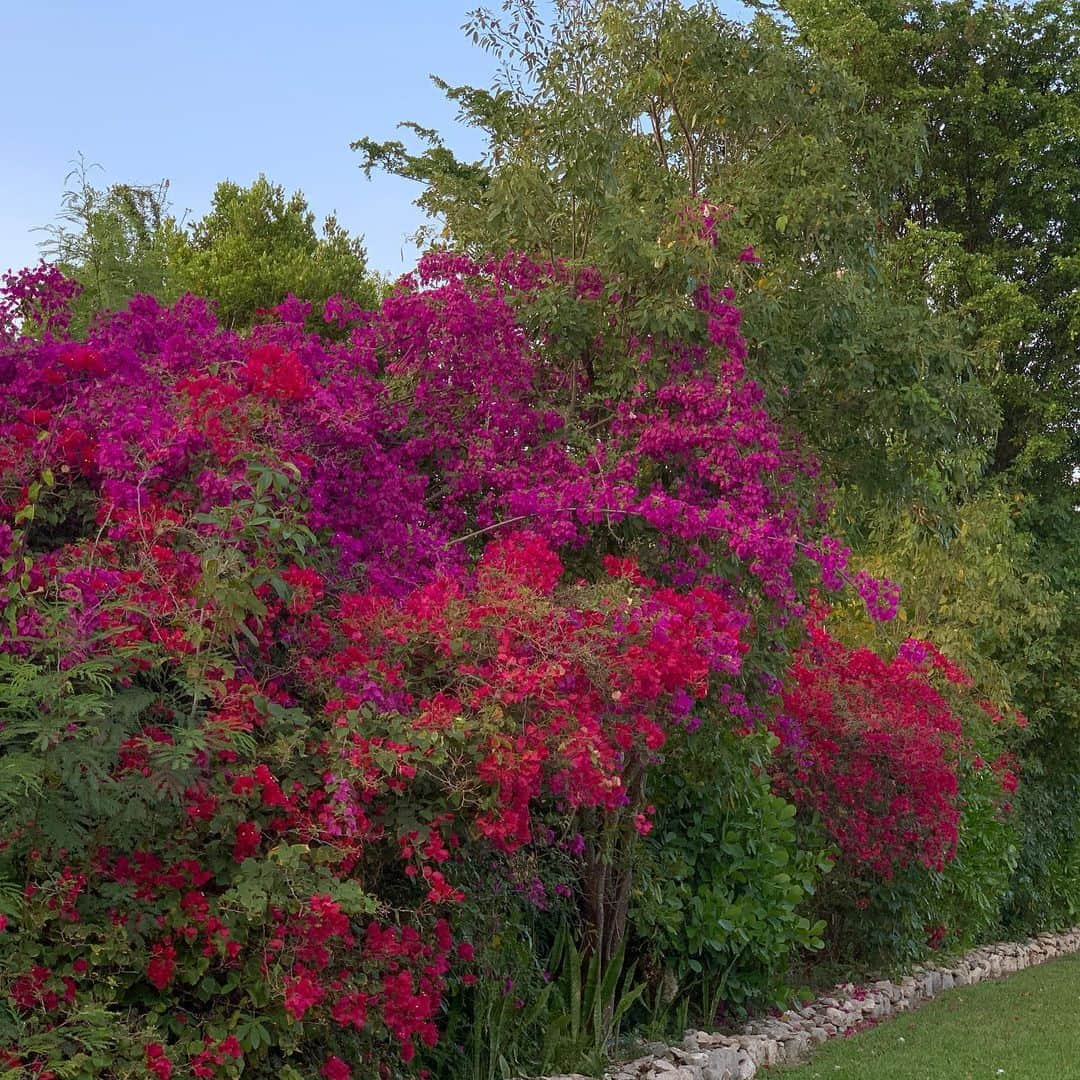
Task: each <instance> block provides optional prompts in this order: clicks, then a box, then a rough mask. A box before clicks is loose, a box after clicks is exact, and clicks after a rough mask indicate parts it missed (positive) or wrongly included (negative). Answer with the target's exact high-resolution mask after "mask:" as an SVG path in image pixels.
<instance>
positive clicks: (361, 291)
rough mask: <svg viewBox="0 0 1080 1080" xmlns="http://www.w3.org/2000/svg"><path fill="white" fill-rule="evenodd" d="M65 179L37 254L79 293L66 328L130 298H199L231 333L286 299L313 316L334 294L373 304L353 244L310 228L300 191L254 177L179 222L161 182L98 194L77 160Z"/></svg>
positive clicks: (331, 223)
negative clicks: (303, 304)
mask: <svg viewBox="0 0 1080 1080" xmlns="http://www.w3.org/2000/svg"><path fill="white" fill-rule="evenodd" d="M68 180H69V184H70V187H69V190H68V191H67V192H66V194H65V196H64V202H63V208H62V211H61V214H60V217H59V220H58V221H57V222H56V223H55V224H53V225H50V226H47V227H46V230H45V231H46V232H47V233H48V234H49V239H48V240H47V241H46V242H45V244H44V245H43V251H44V253H45V255H46V256H47V257H48V258H50V259H51V260H52V261H55V262H56V263H57V264H58V265H59V266H60V267H61V269H63V270H64V271H65V272H66V273H68V274H70V275H71V276H73V277H74V278H75V279H76V280H77V281H78V282H79V284H80V285H81V286H82V287H83V293H82V295H81V296H80V298H79V301H78V304H77V306H76V311H75V326H76V329H78V328H80V327H83V328H85V326H86V325H87V323H88V322H89V320H90V318H91V317H92V316H93V314H94V313H95V312H97V311H102V310H106V309H110V310H115V309H118V308H121V307H123V306H124V305H125V304H126V303H127V301H128V300H130V299H131V297H133V296H135V295H137V294H139V293H149V294H151V295H153V296H156V297H157V298H158V299H159V300H163V301H165V302H171V301H173V300H175V299H176V298H177V297H178V296H179V295H180V294H181V293H183V292H192V293H196V294H198V295H199V296H205V297H207V298H209V299H211V300H214V301H215V302H216V304H217V309H218V316H219V318H220V319H221V321H222V323H223V324H224V325H226V326H229V327H231V328H233V329H244V328H246V327H248V326H250V325H251V324H252V323H253V322H254V321H255V319H256V318H257V317H258V312H259V311H260V310H261V309H265V308H270V307H273V306H274V305H276V304H279V303H280V302H281V301H282V300H284V299H285V297H286V296H287V295H288V294H289V293H293V294H294V295H296V296H298V297H299V298H300V299H302V300H307V301H311V302H312V304H313V305H314V306H315V308H316V311H318V310H319V308H320V307H321V305H322V304H323V303H324V302H325V301H326V300H327V299H328V298H329V297H330V296H333V295H334V294H335V293H342V294H344V295H346V296H348V297H349V298H351V299H353V300H356V301H357V302H359V303H360V304H361V306H365V307H366V306H371V305H373V304H374V303H375V302H376V300H377V298H378V295H379V290H380V285H379V284H378V282H377V280H376V279H375V277H374V276H373V275H372V274H371V273H370V272H369V271H368V269H367V259H366V255H365V252H364V247H363V243H362V241H361V240H360V239H359V238H358V237H354V236H351V235H350V234H349V233H348V231H347V230H346V229H344V228H343V227H342V226H341V225H340V224H339V223H338V221H337V219H336V218H334V217H333V216H330V217H328V218H327V219H326V220H325V222H324V223H323V226H322V229H321V230H318V229H316V227H315V215H314V213H312V211H311V210H310V209H309V208H308V204H307V201H306V200H305V199H304V196H303V194H302V193H301V192H299V191H295V192H293V193H292V194H291V195H289V196H286V195H285V191H284V189H283V188H282V187H281V186H280V185H278V184H272V183H271V182H270V181H269V180H267V179H266V178H265V177H264V176H260V177H259V178H258V179H257V180H256V181H255V182H254V183H252V184H251V185H249V186H248V187H241V186H240V185H238V184H235V183H233V182H232V181H230V180H226V181H223V182H222V183H220V184H219V185H218V186H217V188H216V189H215V191H214V195H213V200H212V205H211V208H210V211H209V212H208V213H207V214H206V215H204V216H203V217H201V218H199V219H197V220H195V221H193V222H191V223H190V224H187V225H185V224H184V223H182V222H180V221H177V219H176V218H175V217H174V216H173V214H172V208H171V206H170V204H169V201H168V189H169V185H168V182H167V181H162V182H161V183H159V184H155V185H137V184H112V185H109V186H108V187H105V188H98V187H95V186H94V185H93V184H92V183H91V178H90V172H89V170H88V169H87V168H86V167H85V165H84V164H83V163H80V165H79V168H78V169H77V170H76V171H75V172H73V173H72V174H71V175H70V176H69V177H68Z"/></svg>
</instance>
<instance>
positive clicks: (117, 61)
mask: <svg viewBox="0 0 1080 1080" xmlns="http://www.w3.org/2000/svg"><path fill="white" fill-rule="evenodd" d="M476 6H478V0H399V2H396V3H395V2H372V0H351V2H346V0H308V2H306V3H305V2H303V0H300V2H296V0H293V2H289V3H284V2H281V0H260V2H258V3H254V2H251V0H217V2H216V3H210V2H207V0H187V2H186V3H183V4H176V5H155V4H147V3H136V2H134V0H130V2H129V0H68V2H66V3H65V2H60V0H37V2H36V3H33V4H31V3H19V2H18V0H0V72H2V79H3V88H4V92H5V98H6V102H7V105H6V108H5V109H4V122H3V132H2V135H0V139H2V143H0V146H2V149H0V271H2V270H4V269H7V268H9V267H19V266H25V265H29V264H32V263H35V262H36V261H37V259H38V247H37V245H38V243H39V242H40V241H41V239H42V238H43V237H42V235H41V234H39V233H34V232H32V231H31V230H32V229H33V228H34V227H35V226H41V225H45V224H48V223H49V222H51V221H53V220H54V219H55V217H56V214H57V211H58V209H59V207H60V199H61V195H62V193H63V190H64V178H65V176H66V175H67V173H68V172H69V171H70V169H71V165H72V162H73V160H74V158H75V156H76V155H77V154H78V153H82V154H83V155H84V156H85V158H86V160H87V161H89V162H97V163H100V164H101V165H102V166H103V170H104V171H100V172H95V174H94V176H95V178H96V179H95V184H96V185H97V186H103V185H107V184H109V183H114V182H132V183H152V182H156V181H158V180H161V179H163V178H168V179H169V180H170V182H171V188H170V198H171V201H172V204H173V207H174V210H175V211H176V212H178V213H183V212H184V211H185V210H189V211H190V212H191V214H193V215H194V216H199V215H201V214H202V213H204V212H205V211H206V209H207V208H208V205H209V200H210V195H211V193H212V191H213V189H214V186H215V185H216V184H217V183H218V181H220V180H223V179H231V180H234V181H236V182H238V183H243V184H246V183H250V182H251V181H252V180H254V179H255V177H256V176H258V174H259V173H260V172H263V173H265V174H266V175H267V176H268V177H269V178H270V179H271V180H272V181H274V182H275V183H279V184H282V185H283V186H284V187H285V188H286V189H287V190H289V191H292V190H294V189H296V188H299V189H301V190H302V191H303V192H304V194H305V195H306V196H307V199H308V203H309V205H310V206H311V208H312V210H314V211H315V213H316V214H317V215H318V216H319V218H320V219H321V218H322V217H323V216H324V215H325V214H327V213H329V212H331V211H334V212H336V213H337V215H338V219H339V221H340V222H341V223H342V224H343V225H344V226H345V227H346V228H348V229H349V230H350V231H352V232H354V233H359V234H362V235H363V236H364V238H365V243H366V246H367V249H368V260H369V263H370V265H371V266H372V268H373V269H377V270H381V271H383V272H386V273H391V274H396V273H398V272H400V271H401V270H403V269H405V268H407V267H408V266H410V265H411V264H412V262H413V261H414V256H415V249H414V248H413V246H412V245H411V244H410V243H409V242H408V241H407V240H406V236H407V234H409V233H411V232H412V231H414V230H415V229H416V227H417V226H418V225H419V224H420V223H421V221H422V220H423V219H422V215H421V214H420V211H419V210H417V209H416V208H415V207H413V206H412V200H413V199H414V198H415V197H416V195H417V194H418V190H417V188H416V186H415V185H413V184H410V183H407V182H405V181H402V180H398V179H396V178H390V177H385V176H382V177H377V178H374V179H373V180H372V181H370V182H369V181H367V180H365V179H364V176H363V173H361V172H360V170H359V168H358V165H357V162H358V160H359V159H358V155H357V154H355V153H354V152H353V151H351V150H350V149H349V143H350V142H351V141H352V140H354V139H357V138H359V137H361V136H363V135H370V136H372V137H374V138H390V137H394V136H395V125H396V124H397V122H398V121H399V120H416V121H418V122H419V123H422V124H425V125H427V126H429V127H434V128H437V129H438V130H439V131H441V132H443V134H444V135H446V136H447V137H448V138H449V140H450V142H451V145H453V146H454V148H455V149H456V150H457V151H458V153H460V154H462V155H465V156H478V155H479V153H480V149H481V143H480V139H479V137H478V135H477V133H475V132H472V131H470V130H468V129H466V128H463V127H461V126H460V125H455V124H454V110H453V108H452V107H451V106H450V105H449V104H448V103H447V102H446V101H445V100H444V99H443V97H442V95H441V94H440V93H439V91H438V90H437V89H436V88H435V87H434V86H433V85H432V84H431V82H430V81H429V79H428V75H429V74H431V73H434V74H438V75H440V76H442V77H443V78H445V79H446V80H447V81H449V82H450V83H455V82H459V83H465V82H468V83H473V84H479V85H486V84H487V83H488V81H489V79H490V76H491V74H492V72H493V70H494V62H493V60H492V59H491V58H490V57H489V56H487V55H486V54H485V53H483V52H482V51H481V50H479V49H477V48H475V47H474V46H472V44H471V43H469V42H468V41H466V39H465V37H464V35H463V34H462V33H461V31H460V26H461V24H462V23H463V22H464V20H465V16H466V13H467V11H468V10H470V9H471V8H474V7H476ZM488 6H499V5H498V4H497V3H493V2H492V0H488ZM733 6H734V5H733Z"/></svg>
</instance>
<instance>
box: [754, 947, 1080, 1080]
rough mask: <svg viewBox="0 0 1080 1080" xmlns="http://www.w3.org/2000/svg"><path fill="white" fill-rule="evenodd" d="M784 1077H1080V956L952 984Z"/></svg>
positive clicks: (781, 1072) (778, 1073)
mask: <svg viewBox="0 0 1080 1080" xmlns="http://www.w3.org/2000/svg"><path fill="white" fill-rule="evenodd" d="M765 1076H766V1077H770V1078H771V1077H776V1080H833V1078H837V1080H983V1078H984V1077H988V1078H992V1080H993V1078H996V1077H1006V1078H1008V1077H1016V1078H1020V1077H1024V1078H1028V1080H1080V957H1076V956H1072V957H1066V958H1063V959H1059V960H1054V961H1051V962H1050V963H1047V964H1042V965H1040V966H1038V967H1034V968H1028V969H1027V970H1025V971H1022V972H1019V973H1018V974H1016V975H1011V976H1009V977H1008V978H1007V979H1002V980H999V981H996V982H986V983H980V984H979V985H978V986H968V987H961V988H959V989H956V990H949V991H946V993H944V994H942V995H941V996H940V997H938V998H936V999H935V1000H934V1001H932V1002H930V1003H929V1004H927V1005H923V1006H922V1008H920V1009H917V1010H916V1011H915V1012H911V1013H903V1014H901V1015H900V1016H899V1017H897V1018H895V1019H893V1020H888V1021H885V1022H884V1023H882V1024H881V1025H879V1026H878V1027H875V1028H871V1029H870V1030H868V1031H864V1032H861V1033H860V1034H858V1035H853V1036H852V1037H851V1038H848V1039H845V1038H842V1037H841V1038H837V1039H832V1040H830V1041H829V1042H827V1043H826V1044H825V1045H824V1046H822V1047H821V1048H820V1049H819V1050H817V1051H816V1052H815V1054H814V1056H813V1058H812V1059H811V1060H810V1062H809V1063H808V1064H806V1065H801V1066H799V1067H798V1068H790V1069H770V1070H769V1072H768V1073H766V1074H765Z"/></svg>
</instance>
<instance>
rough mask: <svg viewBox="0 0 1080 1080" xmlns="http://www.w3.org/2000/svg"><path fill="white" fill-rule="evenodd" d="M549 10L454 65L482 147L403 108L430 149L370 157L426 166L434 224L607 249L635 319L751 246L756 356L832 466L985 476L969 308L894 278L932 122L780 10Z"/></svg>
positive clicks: (939, 476) (511, 22)
mask: <svg viewBox="0 0 1080 1080" xmlns="http://www.w3.org/2000/svg"><path fill="white" fill-rule="evenodd" d="M554 12H555V14H554V19H553V21H552V23H551V24H550V25H546V24H545V23H544V22H543V21H542V20H541V19H540V17H539V15H538V13H537V10H536V8H535V7H534V5H533V4H532V3H531V2H530V0H514V2H513V3H511V4H510V5H509V15H507V16H505V17H503V18H498V17H496V16H494V15H492V14H490V13H487V12H484V11H480V12H477V13H476V14H475V15H474V16H473V19H472V22H471V23H470V25H469V27H468V29H469V32H470V33H471V34H472V36H473V38H474V39H475V40H476V41H477V42H478V43H479V44H481V45H483V46H484V47H486V48H487V49H489V50H491V51H492V52H494V53H495V54H496V55H497V56H498V57H499V59H500V61H501V62H502V72H501V75H500V77H499V79H498V81H497V83H496V85H495V86H494V87H493V88H491V89H478V88H475V87H468V86H459V87H451V86H447V85H446V84H445V83H441V82H440V83H439V85H440V86H442V87H443V89H444V90H445V91H446V93H447V95H448V96H449V97H450V99H451V100H453V101H454V102H456V103H457V105H458V106H459V108H460V110H461V115H462V118H463V119H464V120H465V121H466V122H467V123H469V124H471V125H473V126H475V127H477V128H479V129H480V130H482V131H483V132H484V133H485V135H486V138H487V152H486V154H485V156H484V157H483V158H482V159H481V160H479V161H475V162H462V161H459V160H458V159H457V158H456V157H455V156H454V154H453V153H452V151H451V150H450V148H449V147H448V146H447V145H446V144H445V143H444V142H443V140H442V139H441V138H440V136H439V135H438V134H437V133H436V132H433V131H431V130H428V129H425V128H422V127H419V126H417V125H407V126H409V127H411V129H412V131H413V132H414V134H415V135H417V136H418V137H419V138H420V140H421V142H422V143H423V144H424V145H422V146H421V148H420V149H419V150H418V151H416V152H413V151H411V150H409V149H408V148H407V147H406V145H405V144H404V143H403V142H401V141H390V142H376V141H374V140H372V139H366V138H365V139H360V140H358V141H357V142H356V143H355V144H354V147H355V148H356V149H357V150H358V151H360V153H361V154H362V156H363V162H362V164H363V168H364V169H365V170H366V171H368V172H369V173H370V171H371V170H372V169H373V168H384V169H388V170H389V171H391V172H393V173H396V174H398V175H401V176H404V177H408V178H410V179H413V180H416V181H419V182H420V183H421V184H422V185H423V191H422V192H421V195H420V197H419V199H418V204H419V205H420V206H421V207H423V208H424V209H425V210H427V211H428V212H429V213H431V214H432V215H433V216H435V217H437V218H439V219H441V221H442V223H443V226H444V227H443V229H442V232H441V233H437V232H436V231H435V230H434V229H433V230H432V231H431V232H430V233H429V234H428V238H429V239H434V240H436V242H438V243H442V244H445V245H448V246H451V247H456V248H461V249H465V250H467V251H471V252H476V251H479V250H488V251H495V252H501V251H504V250H506V249H509V248H516V249H519V250H524V251H527V252H529V253H536V254H541V255H544V256H546V257H549V258H564V259H568V260H570V261H571V262H584V263H592V264H595V265H597V266H599V267H600V268H601V269H602V270H603V271H604V272H605V273H606V274H607V275H608V277H609V278H611V279H612V280H614V281H617V282H618V283H619V284H618V287H619V288H622V289H624V290H625V291H626V292H627V293H628V294H632V295H634V296H635V297H637V298H638V302H637V304H636V305H635V307H634V309H633V313H632V315H631V316H630V317H628V322H627V326H626V328H625V331H626V332H627V333H641V332H642V331H643V330H644V329H645V328H646V327H648V328H653V327H657V328H664V329H668V328H670V326H671V324H672V323H673V322H677V321H678V319H680V318H682V317H683V313H684V311H685V306H686V296H687V293H688V292H689V291H692V289H693V287H694V283H695V282H697V281H699V280H702V279H713V280H715V279H716V278H717V277H719V278H720V283H724V282H725V281H728V280H730V274H731V271H730V267H731V265H732V264H733V263H734V262H736V261H737V260H738V259H739V258H740V253H741V258H742V260H743V261H742V263H741V266H742V273H741V275H740V276H739V278H738V280H735V281H732V282H731V283H732V284H736V285H737V287H738V288H739V292H740V302H741V303H743V305H744V308H745V313H746V326H747V329H748V332H749V335H750V337H751V339H752V347H753V350H754V357H753V360H754V370H755V374H756V376H757V377H759V378H760V379H762V380H763V381H764V382H765V384H766V385H767V387H768V389H769V391H770V393H771V395H772V399H773V402H774V405H775V406H776V407H777V408H779V409H781V410H782V411H783V412H785V413H786V414H787V415H788V416H789V417H790V418H791V419H792V420H794V421H795V423H796V425H797V426H798V427H799V428H800V429H801V430H802V431H803V432H804V433H806V435H807V437H808V438H809V439H810V440H811V442H812V443H813V444H814V446H815V449H817V450H818V452H819V453H820V454H821V455H822V456H823V457H824V458H825V459H826V461H827V465H828V469H829V472H830V474H831V475H832V476H834V477H835V478H836V479H837V480H838V481H839V482H841V483H844V484H847V483H850V484H853V485H855V486H856V487H857V488H858V489H859V490H860V491H862V492H863V493H864V494H866V493H870V492H872V493H873V495H874V496H875V498H879V499H880V498H889V499H895V500H901V501H906V500H910V499H911V498H913V497H919V498H922V499H925V500H929V501H938V502H940V501H941V500H942V499H943V498H944V497H945V494H946V493H947V491H948V490H950V489H951V488H954V487H956V486H957V485H961V486H962V485H963V484H965V483H969V482H970V481H971V479H972V478H973V477H974V476H975V475H976V474H977V472H978V468H979V465H980V462H981V459H982V457H983V456H984V454H985V453H986V452H987V449H988V446H989V442H990V440H991V437H992V431H993V429H994V422H995V417H994V409H993V406H992V403H991V402H990V400H989V399H988V397H987V396H986V395H985V394H984V393H983V391H982V388H981V386H980V385H979V384H978V383H976V382H974V381H973V380H972V370H971V367H970V365H969V362H968V357H967V356H966V354H965V352H964V350H963V348H962V347H961V343H960V341H959V339H958V337H957V335H956V331H955V328H954V327H953V326H952V324H951V323H950V322H948V321H947V320H942V319H939V318H935V317H933V313H932V312H931V311H929V310H928V307H927V305H926V302H925V298H924V297H918V298H912V297H910V296H908V295H906V294H904V293H902V292H900V291H898V289H897V288H896V287H895V283H894V281H893V280H891V279H890V277H889V275H888V273H887V268H886V266H885V264H883V262H882V260H881V257H880V253H879V250H878V247H879V235H880V234H881V233H882V231H883V230H884V227H885V226H884V217H885V215H886V214H887V213H888V208H889V206H890V200H891V198H892V195H893V193H894V192H895V191H896V190H897V188H898V187H899V186H901V185H902V184H903V183H905V182H906V181H907V179H908V177H909V174H910V171H911V168H912V163H913V161H914V159H915V155H916V150H917V144H918V135H919V129H918V125H917V124H915V123H912V124H907V125H897V124H896V123H895V122H893V118H886V117H884V116H882V115H881V114H879V113H877V112H875V111H874V110H872V109H869V108H867V100H866V90H865V87H864V85H863V83H862V82H861V81H860V80H859V79H858V78H857V77H855V76H853V75H852V74H851V73H850V72H849V71H848V70H847V68H846V67H845V66H844V65H843V64H841V63H838V62H834V61H832V60H828V59H823V58H822V57H820V56H818V55H816V54H814V53H812V52H810V51H808V50H805V49H800V48H797V47H795V46H794V45H792V44H791V42H790V41H788V40H787V38H786V36H785V33H784V31H783V29H782V27H781V26H780V25H779V24H778V23H776V22H774V21H773V20H771V19H769V18H767V17H765V16H762V17H759V18H758V19H756V20H755V21H754V22H753V24H752V25H750V26H741V25H739V24H736V23H734V22H732V21H730V20H728V19H726V18H724V16H723V15H722V14H721V13H720V12H719V10H718V9H717V8H716V6H715V5H714V4H712V3H698V4H694V5H692V6H690V7H684V6H682V5H681V4H678V3H669V2H665V0H631V2H620V3H615V2H612V0H596V2H593V3H587V4H581V3H576V2H571V0H559V2H557V3H556V4H555V5H554ZM758 260H760V262H759V261H758ZM645 298H648V299H647V301H646V299H645Z"/></svg>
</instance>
